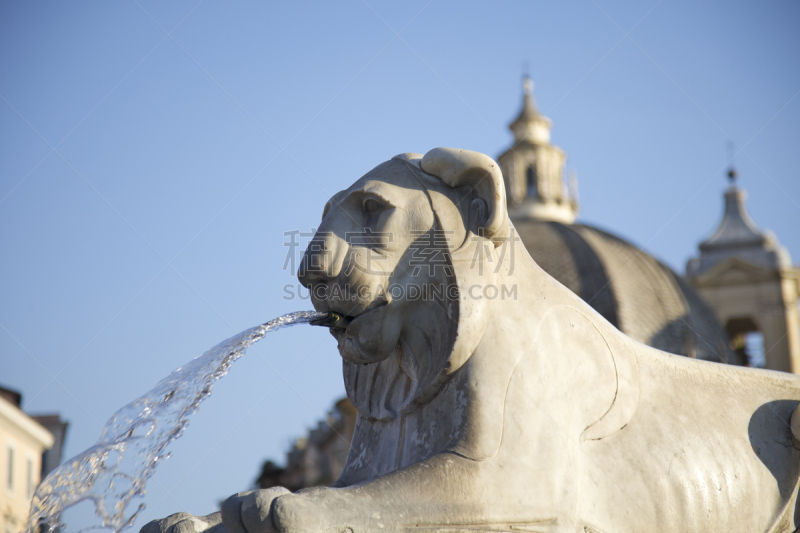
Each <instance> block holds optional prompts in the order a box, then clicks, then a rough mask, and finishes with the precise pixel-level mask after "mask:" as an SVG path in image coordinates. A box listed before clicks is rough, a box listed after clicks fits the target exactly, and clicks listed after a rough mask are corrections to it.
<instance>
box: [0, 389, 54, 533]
mask: <svg viewBox="0 0 800 533" xmlns="http://www.w3.org/2000/svg"><path fill="white" fill-rule="evenodd" d="M20 399H21V398H20V396H19V394H17V393H15V392H13V391H8V390H5V389H0V428H2V429H0V450H2V453H3V455H2V457H1V458H0V480H1V481H2V487H0V528H2V529H1V530H0V531H2V533H19V532H20V531H24V530H25V527H26V521H27V519H28V511H29V510H30V503H31V498H32V497H33V493H34V491H35V490H36V487H37V486H38V485H39V482H40V481H41V473H42V454H43V453H44V452H45V450H48V449H50V448H52V446H53V444H54V443H55V438H54V437H53V435H52V434H51V433H50V432H49V431H47V429H45V428H44V426H42V425H41V424H40V423H38V422H37V421H36V420H34V419H33V418H31V417H30V416H28V415H26V414H25V413H23V412H22V410H21V409H20V408H19V405H20V404H19V402H20Z"/></svg>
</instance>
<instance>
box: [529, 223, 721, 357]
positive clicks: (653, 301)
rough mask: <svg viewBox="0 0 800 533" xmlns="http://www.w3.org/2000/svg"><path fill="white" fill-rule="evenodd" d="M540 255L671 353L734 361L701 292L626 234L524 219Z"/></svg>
mask: <svg viewBox="0 0 800 533" xmlns="http://www.w3.org/2000/svg"><path fill="white" fill-rule="evenodd" d="M514 226H515V227H516V229H517V233H518V235H519V237H520V239H521V240H522V242H523V244H524V245H525V247H526V248H527V249H528V252H529V253H530V254H531V256H532V257H533V260H534V261H536V263H537V264H538V265H539V266H540V267H542V269H544V270H545V272H547V273H548V274H550V275H551V276H553V277H554V278H555V279H557V280H558V281H559V282H561V283H562V284H563V285H565V286H566V287H567V288H568V289H570V290H571V291H572V292H574V293H575V294H577V295H578V296H580V297H581V298H582V299H583V300H584V301H586V302H587V303H588V304H589V305H591V306H592V307H593V308H594V309H595V310H596V311H597V312H598V313H600V314H601V315H603V317H604V318H605V319H606V320H608V321H609V322H611V323H612V324H613V325H614V326H615V327H617V328H618V329H620V330H621V331H623V332H624V333H625V334H627V335H628V336H630V337H632V338H634V339H636V340H637V341H639V342H642V343H644V344H647V345H650V346H652V347H654V348H657V349H659V350H664V351H666V352H670V353H676V354H679V355H685V356H689V357H696V358H697V359H705V360H709V361H728V355H729V348H728V341H727V336H726V334H725V332H724V331H723V329H722V327H721V326H720V325H719V323H718V322H717V320H716V317H715V316H714V313H713V311H712V310H711V309H710V308H709V307H708V305H706V304H705V302H704V301H703V300H702V299H701V298H700V296H699V295H698V294H697V292H696V291H695V290H694V289H693V288H692V287H691V286H690V285H689V284H688V283H687V282H686V281H684V280H683V279H682V278H681V277H680V276H679V275H677V274H676V273H675V272H673V271H672V270H671V269H670V268H669V267H667V266H666V265H664V264H663V263H661V262H660V261H658V260H657V259H655V258H654V257H652V256H651V255H649V254H647V253H646V252H643V251H642V250H640V249H639V248H637V247H635V246H633V245H632V244H630V243H628V242H626V241H625V240H623V239H621V238H619V237H617V236H615V235H612V234H611V233H608V232H606V231H603V230H601V229H598V228H595V227H592V226H587V225H584V224H566V223H563V222H557V221H552V220H537V219H532V218H528V219H522V220H520V219H517V220H514Z"/></svg>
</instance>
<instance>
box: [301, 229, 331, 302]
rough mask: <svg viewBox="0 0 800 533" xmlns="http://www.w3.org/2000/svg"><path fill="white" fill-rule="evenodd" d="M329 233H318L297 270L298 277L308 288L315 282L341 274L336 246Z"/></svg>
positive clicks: (325, 280)
mask: <svg viewBox="0 0 800 533" xmlns="http://www.w3.org/2000/svg"><path fill="white" fill-rule="evenodd" d="M330 241H331V238H330V237H329V236H327V235H320V234H317V235H315V236H314V239H312V241H311V242H310V243H309V244H308V248H307V249H306V253H305V254H304V255H303V260H302V261H300V268H298V270H297V279H299V280H300V283H302V284H303V286H304V287H306V288H307V289H310V288H311V285H313V284H314V283H320V282H327V281H329V280H331V279H333V278H335V277H336V276H338V275H339V272H338V270H339V269H338V267H337V265H338V263H339V261H337V258H336V257H335V254H334V250H335V247H334V246H333V243H332V242H330Z"/></svg>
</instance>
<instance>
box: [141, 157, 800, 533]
mask: <svg viewBox="0 0 800 533" xmlns="http://www.w3.org/2000/svg"><path fill="white" fill-rule="evenodd" d="M299 277H300V280H301V282H302V283H303V284H305V285H306V286H307V287H309V289H310V290H311V294H312V300H313V303H314V307H315V308H317V309H318V310H325V311H336V312H337V313H339V314H341V315H343V316H344V317H345V318H343V319H342V320H341V321H340V322H339V323H338V324H337V326H338V328H333V329H332V333H333V335H334V337H335V338H336V340H337V342H338V346H339V351H340V354H341V356H342V358H343V360H344V375H345V384H346V388H347V393H348V396H349V398H350V400H351V402H352V403H353V404H354V405H355V406H356V408H357V409H358V411H359V416H358V421H357V423H356V429H355V434H354V437H353V443H352V446H351V449H350V454H349V456H348V459H347V464H346V465H345V468H344V472H343V474H342V476H341V477H340V478H339V480H338V481H337V482H336V483H335V484H334V485H333V487H330V488H327V487H326V488H314V489H307V490H304V491H300V492H298V493H287V492H283V491H281V490H279V489H267V490H264V491H253V492H250V493H242V494H239V495H235V496H232V497H231V498H230V499H228V500H227V501H226V502H225V503H224V504H223V506H222V510H221V511H222V512H221V518H219V516H220V515H209V516H208V517H204V518H202V519H201V520H200V521H197V520H194V521H193V520H192V519H191V518H187V517H182V518H181V519H175V518H171V519H165V520H164V521H160V522H153V523H151V524H148V526H145V528H143V529H142V531H143V533H156V532H165V531H174V532H176V533H178V532H182V531H184V530H185V531H196V530H197V531H199V530H201V529H203V527H204V526H202V525H201V524H202V523H205V524H208V526H210V527H211V528H213V529H215V530H221V529H222V528H224V529H226V530H227V531H228V533H244V532H247V533H262V532H272V531H286V532H292V533H300V532H303V533H306V532H307V533H312V532H313V533H321V532H331V533H333V532H336V533H340V532H352V533H362V532H376V531H386V532H389V531H409V532H410V531H420V532H422V531H425V532H430V531H440V532H457V531H471V532H474V531H509V532H510V531H536V532H546V531H568V532H585V531H593V532H606V533H609V532H621V531H623V532H624V531H631V532H642V531H682V532H687V531H742V532H755V531H764V532H766V531H793V530H794V527H795V526H794V524H795V520H796V516H795V514H796V511H795V507H796V499H797V490H798V475H799V474H800V450H798V449H797V448H796V447H795V446H796V442H798V441H800V435H798V434H797V433H798V432H800V423H799V422H798V420H800V415H794V416H793V413H795V411H796V410H797V406H798V403H799V402H800V377H797V376H794V375H790V374H783V373H778V372H771V371H764V370H754V369H747V368H739V367H731V366H728V365H721V364H715V363H709V362H705V361H698V360H692V359H688V358H685V357H679V356H674V355H670V354H667V353H664V352H659V351H658V350H655V349H653V348H650V347H648V346H645V345H643V344H640V343H638V342H636V341H634V340H632V339H631V338H629V337H627V336H625V335H624V334H622V333H620V332H619V331H618V330H617V329H615V328H614V327H613V326H612V325H611V324H609V323H608V322H607V321H606V320H605V319H604V318H603V317H602V316H600V315H599V314H598V313H597V312H595V311H594V310H593V309H592V308H591V307H589V306H588V305H587V304H586V303H584V302H583V301H582V300H581V299H580V298H578V297H577V296H576V295H575V294H573V293H572V292H571V291H569V290H568V289H566V288H565V287H564V286H562V285H561V284H559V283H558V282H556V281H555V280H554V279H553V278H551V277H550V276H549V275H547V274H546V273H545V272H544V271H543V270H542V269H540V268H539V267H538V266H537V265H536V263H534V261H533V260H532V259H531V258H530V256H529V255H528V253H527V252H526V251H525V248H524V247H523V246H522V244H521V243H520V242H519V240H518V239H517V238H516V237H515V231H514V228H513V225H512V224H511V223H510V221H509V219H508V216H507V213H506V201H505V191H504V189H503V182H502V176H501V175H500V172H499V170H498V167H497V164H496V163H495V162H494V161H492V160H491V159H490V158H489V157H487V156H484V155H482V154H478V153H475V152H468V151H462V150H454V149H444V148H437V149H435V150H432V151H430V152H428V153H427V154H426V155H425V156H424V157H422V156H419V155H416V154H403V155H401V156H397V157H395V158H393V159H392V160H391V161H388V162H386V163H383V164H381V165H379V166H378V167H376V168H375V169H373V170H372V171H370V172H369V173H367V174H366V175H365V176H363V177H362V178H361V179H359V180H358V181H357V182H356V183H355V184H353V185H352V186H351V187H350V188H349V189H347V190H345V191H342V192H340V193H338V194H336V195H335V196H334V197H333V198H332V199H331V201H330V202H329V203H328V205H327V206H326V207H325V212H324V215H323V220H322V223H321V226H320V228H319V233H318V234H317V236H316V237H315V239H314V241H313V242H312V243H311V245H310V246H309V249H308V251H307V252H306V255H305V257H304V260H303V263H302V265H301V271H300V274H299ZM426 287H427V289H424V288H426ZM417 288H420V289H421V290H422V293H421V294H422V295H421V296H419V297H414V294H416V293H413V294H412V292H413V291H416V290H417ZM437 288H438V289H444V290H436V289H437ZM424 290H427V291H428V293H427V294H426V293H425V292H424ZM793 439H794V440H793ZM220 519H221V521H222V524H220V523H219V521H220Z"/></svg>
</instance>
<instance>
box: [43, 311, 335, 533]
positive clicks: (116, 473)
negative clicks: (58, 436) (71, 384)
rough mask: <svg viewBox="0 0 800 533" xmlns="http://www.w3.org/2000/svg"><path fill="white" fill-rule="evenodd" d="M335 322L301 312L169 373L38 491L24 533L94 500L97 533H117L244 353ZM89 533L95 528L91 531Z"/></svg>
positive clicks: (323, 315) (129, 521) (251, 331)
mask: <svg viewBox="0 0 800 533" xmlns="http://www.w3.org/2000/svg"><path fill="white" fill-rule="evenodd" d="M337 318H339V317H338V316H336V315H333V314H331V313H315V312H313V311H300V312H297V313H289V314H288V315H283V316H280V317H278V318H276V319H274V320H270V321H269V322H267V323H266V324H262V325H260V326H256V327H254V328H250V329H248V330H245V331H243V332H241V333H239V334H238V335H234V336H233V337H231V338H230V339H227V340H225V341H223V342H221V343H219V344H217V345H216V346H214V347H213V348H211V349H210V350H208V351H207V352H205V353H204V354H203V355H201V356H199V357H197V358H196V359H194V360H192V361H190V362H189V363H188V364H186V365H184V366H182V367H180V368H178V369H177V370H175V371H173V372H172V373H171V374H170V375H168V376H167V377H166V378H164V379H162V380H161V381H160V382H159V383H158V384H157V385H156V386H155V387H153V389H152V390H150V391H149V392H147V393H146V394H144V395H142V396H141V397H139V398H137V399H136V400H134V401H132V402H131V403H129V404H128V405H126V406H125V407H123V408H122V409H120V410H119V411H117V412H116V413H114V415H113V416H112V417H111V418H110V419H109V421H108V422H106V425H105V427H104V428H103V432H102V433H101V434H100V438H99V439H98V440H97V444H95V445H94V446H92V447H91V448H89V449H88V450H86V451H85V452H83V453H81V454H79V455H77V456H75V457H73V458H72V459H70V460H68V461H65V462H64V463H63V464H61V466H59V467H58V468H56V469H55V470H53V471H52V472H51V473H50V475H48V476H47V478H45V480H44V481H42V483H41V484H40V485H39V487H38V488H37V489H36V492H35V494H34V495H33V501H32V502H31V511H30V514H29V515H28V524H27V532H28V533H34V532H35V531H36V530H37V526H39V525H46V527H45V529H47V528H49V529H50V530H51V531H52V530H53V529H54V528H56V527H61V529H62V530H66V529H67V527H66V525H65V524H63V523H61V522H60V520H59V516H60V514H61V512H62V511H64V510H65V509H67V508H69V507H72V506H74V505H76V504H78V503H80V502H83V501H91V502H93V503H94V505H95V512H96V513H97V515H98V516H99V517H100V519H101V520H102V525H101V526H97V527H101V528H109V529H113V531H114V532H115V533H119V532H120V531H122V530H123V529H125V528H127V527H130V526H131V525H132V524H133V522H134V520H136V517H137V516H138V514H139V513H140V512H141V511H142V509H143V508H144V503H139V505H138V506H137V507H136V509H133V510H128V509H127V508H128V506H129V504H131V502H132V501H133V500H134V499H135V498H141V497H142V496H144V494H145V484H146V483H147V480H148V479H149V478H150V477H151V476H152V475H153V473H154V472H155V469H156V466H157V465H158V464H159V461H162V460H164V459H166V458H168V457H169V455H170V454H169V453H168V452H167V451H166V448H167V446H168V445H169V444H170V443H171V442H172V441H174V440H175V439H177V438H178V437H180V436H181V434H183V431H184V429H186V425H187V424H188V423H189V416H190V415H191V414H192V413H194V412H195V411H197V409H198V406H199V404H200V402H202V401H203V400H204V399H206V397H208V395H209V394H211V388H212V387H213V386H214V382H216V381H217V380H218V379H219V378H221V377H222V376H224V375H225V374H227V373H228V369H229V368H230V366H231V364H232V363H233V362H234V361H235V360H236V359H238V358H239V357H241V356H242V355H244V352H245V350H246V349H247V347H248V346H250V345H251V344H253V343H254V342H256V341H258V340H260V339H261V338H263V337H264V335H266V334H267V333H269V332H271V331H275V330H277V329H280V328H283V327H286V326H291V325H294V324H308V323H313V324H318V325H327V323H328V322H329V321H331V320H335V319H337ZM93 529H94V528H93Z"/></svg>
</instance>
